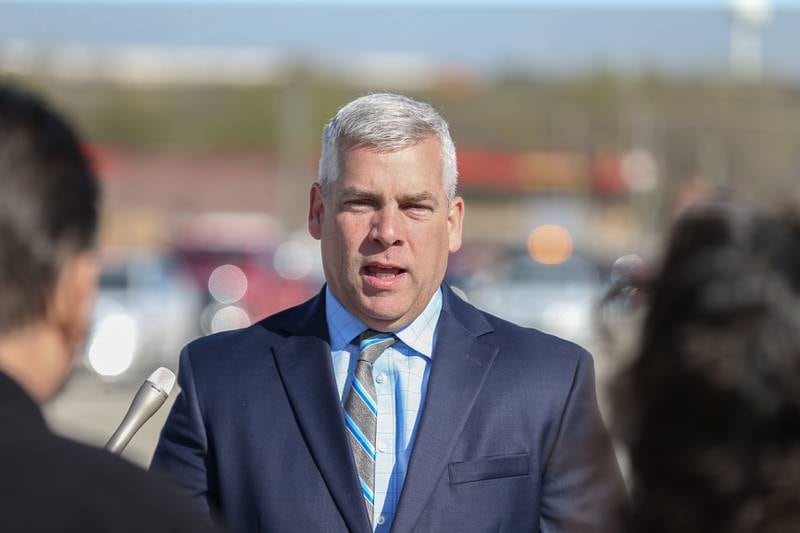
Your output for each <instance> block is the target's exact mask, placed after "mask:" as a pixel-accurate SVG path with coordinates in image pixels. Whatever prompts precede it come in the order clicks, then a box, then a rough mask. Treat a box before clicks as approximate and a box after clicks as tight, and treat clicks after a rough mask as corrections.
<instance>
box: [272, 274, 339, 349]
mask: <svg viewBox="0 0 800 533" xmlns="http://www.w3.org/2000/svg"><path fill="white" fill-rule="evenodd" d="M325 287H326V286H325V285H323V286H322V289H321V290H320V291H319V292H318V293H317V295H316V296H314V297H313V298H311V299H310V300H308V301H307V302H305V303H303V304H300V305H298V306H297V307H293V308H291V309H289V310H288V311H287V312H286V315H285V316H284V319H283V321H282V322H281V328H282V329H283V330H284V331H285V332H286V333H290V334H292V335H299V336H302V337H316V338H318V339H321V340H324V341H326V342H328V340H329V338H330V336H329V335H328V323H327V321H326V320H325Z"/></svg>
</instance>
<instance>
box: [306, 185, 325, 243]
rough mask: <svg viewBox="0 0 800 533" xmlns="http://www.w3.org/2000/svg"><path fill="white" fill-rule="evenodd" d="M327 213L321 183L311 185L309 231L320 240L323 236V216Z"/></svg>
mask: <svg viewBox="0 0 800 533" xmlns="http://www.w3.org/2000/svg"><path fill="white" fill-rule="evenodd" d="M324 215H325V204H324V202H323V198H322V189H320V188H319V184H318V183H315V184H313V185H312V186H311V191H310V192H309V196H308V233H310V234H311V236H312V237H314V238H315V239H317V240H319V239H320V238H322V217H323V216H324Z"/></svg>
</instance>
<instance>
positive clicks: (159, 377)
mask: <svg viewBox="0 0 800 533" xmlns="http://www.w3.org/2000/svg"><path fill="white" fill-rule="evenodd" d="M147 381H149V382H150V383H152V384H153V386H154V387H155V388H157V389H158V390H160V391H161V392H163V393H164V394H166V395H167V396H169V393H170V391H171V390H172V387H174V386H175V374H174V373H173V372H172V370H170V369H168V368H164V367H163V366H162V367H160V368H158V369H157V370H156V371H155V372H153V373H152V374H150V377H149V378H147Z"/></svg>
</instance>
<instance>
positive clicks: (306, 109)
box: [20, 68, 800, 202]
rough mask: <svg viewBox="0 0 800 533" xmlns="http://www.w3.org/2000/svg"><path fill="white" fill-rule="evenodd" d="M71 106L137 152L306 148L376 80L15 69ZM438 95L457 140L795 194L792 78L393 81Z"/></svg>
mask: <svg viewBox="0 0 800 533" xmlns="http://www.w3.org/2000/svg"><path fill="white" fill-rule="evenodd" d="M20 81H21V82H22V83H24V84H26V85H29V86H33V87H34V88H36V89H38V90H39V91H40V92H43V93H44V94H45V95H47V96H48V97H49V98H51V99H53V100H54V101H55V102H57V103H58V104H59V106H60V107H61V108H62V109H64V110H66V111H67V112H69V113H70V114H71V115H72V116H73V117H75V118H76V120H77V121H78V122H79V124H80V125H81V127H82V129H83V130H84V132H85V133H86V134H88V136H89V138H91V139H92V140H93V141H95V142H100V143H109V144H115V145H122V146H126V147H130V148H132V149H137V150H188V151H193V150H201V151H207V150H227V149H233V148H236V149H257V150H264V151H267V152H270V153H274V154H276V155H277V156H278V157H279V158H284V159H286V160H289V161H291V160H296V159H298V158H306V159H309V158H312V157H313V156H314V155H315V154H316V151H317V150H318V149H319V136H320V132H321V128H322V125H323V124H324V123H325V122H326V121H327V120H328V119H329V118H330V117H331V116H332V115H333V114H334V113H335V111H336V110H337V109H338V108H339V107H340V106H341V105H342V104H343V103H345V102H347V101H348V100H350V99H351V98H353V97H355V96H358V95H360V94H364V93H365V92H369V91H372V90H382V89H391V87H385V88H369V89H366V88H364V87H363V86H361V85H359V84H358V83H357V82H355V81H353V82H352V83H348V82H347V81H343V80H342V79H332V78H330V77H325V76H322V75H319V74H315V73H313V72H309V71H306V70H303V69H300V68H299V69H297V70H296V71H294V72H292V73H290V74H289V75H287V76H286V77H285V78H284V79H283V80H282V81H281V82H275V83H271V84H268V85H267V84H264V85H242V86H234V85H222V84H220V85H215V84H206V85H160V86H147V85H142V86H135V85H120V84H114V83H110V82H100V81H81V82H78V81H64V80H54V79H48V78H47V77H45V76H42V77H37V78H27V79H24V80H20ZM399 92H405V93H407V94H410V95H411V96H415V97H418V98H421V99H424V100H427V101H429V102H431V103H432V104H433V105H435V106H436V107H437V108H438V109H439V110H440V111H442V113H443V114H444V116H445V117H446V118H447V119H448V120H449V122H450V124H451V129H452V131H453V135H454V138H455V140H456V143H457V145H459V146H463V147H471V148H489V149H495V150H500V151H505V150H509V151H512V150H570V151H578V152H583V153H596V152H600V151H619V152H621V153H623V152H625V151H628V150H631V149H635V148H641V149H645V150H648V151H649V152H650V153H652V154H653V156H654V158H655V160H656V161H657V163H658V165H659V168H660V174H661V176H662V177H663V179H664V181H665V183H666V184H667V185H666V186H667V187H679V186H682V185H685V184H687V183H692V182H698V183H702V184H704V186H708V187H715V188H716V187H723V188H726V187H729V188H732V189H735V190H737V191H739V192H740V193H741V194H744V195H747V196H750V197H752V199H753V200H756V201H760V202H771V201H773V200H774V199H775V198H779V197H783V196H784V195H785V194H787V192H789V193H791V194H795V189H796V187H795V183H796V182H797V177H796V173H797V169H798V168H800V87H798V86H797V85H795V84H792V83H789V82H784V81H779V80H767V81H764V82H761V83H744V82H736V81H734V80H733V79H731V78H730V77H726V76H712V75H709V76H708V77H704V78H696V77H695V78H681V77H673V76H666V75H662V74H655V73H654V74H641V75H635V76H633V75H623V74H617V73H610V72H595V73H586V74H582V75H577V76H569V77H548V78H535V77H531V76H530V75H515V74H509V75H506V76H504V77H497V78H492V79H476V78H472V77H470V76H467V75H458V74H451V75H448V74H446V73H445V74H443V75H441V76H440V77H438V78H437V79H435V80H432V81H431V83H430V84H429V85H428V86H427V87H425V88H419V89H415V90H411V91H408V90H405V91H399Z"/></svg>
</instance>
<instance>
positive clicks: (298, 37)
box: [0, 0, 800, 464]
mask: <svg viewBox="0 0 800 533" xmlns="http://www.w3.org/2000/svg"><path fill="white" fill-rule="evenodd" d="M798 34H800V0H783V1H781V0H773V1H769V0H736V1H725V0H716V1H715V0H695V1H692V0H673V1H669V0H663V1H660V2H659V1H657V0H650V1H648V0H639V1H636V0H629V1H628V2H626V3H613V2H610V1H603V0H594V1H592V0H583V1H582V2H579V1H577V0H569V1H564V0H562V1H556V0H551V1H550V2H549V3H548V2H543V1H537V0H515V1H511V0H507V1H491V0H485V1H482V2H481V1H467V0H462V1H459V0H438V1H436V0H430V1H425V0H414V1H409V2H402V1H400V0H396V1H395V2H383V1H373V2H369V1H366V0H364V1H362V2H360V3H356V2H344V1H339V2H337V1H334V0H328V1H324V0H317V1H316V2H313V1H303V2H289V1H288V0H287V1H284V2H280V3H279V2H272V1H269V0H262V1H256V0H251V1H250V2H223V1H211V0H206V1H204V2H196V1H188V0H187V1H178V0H173V1H171V2H170V1H152V0H151V1H124V2H122V1H119V2H115V1H112V0H106V1H93V2H72V1H63V0H62V1H58V2H41V1H17V2H8V1H2V2H0V77H2V79H4V80H10V81H12V82H15V83H17V84H20V85H23V86H25V87H29V88H33V89H34V90H37V91H38V92H40V93H42V94H43V95H45V96H46V97H47V98H48V99H49V100H50V101H52V102H54V103H55V104H56V105H57V106H58V107H59V108H60V109H61V110H63V111H65V112H66V113H67V114H68V115H70V116H71V117H72V118H73V119H74V121H75V122H76V124H77V125H78V126H79V128H80V130H81V131H82V132H83V134H84V135H85V136H86V138H87V139H88V145H87V147H86V149H87V150H88V152H89V153H90V154H91V156H92V158H93V161H94V164H95V166H96V168H97V171H98V173H99V175H100V176H101V178H102V180H103V184H104V191H105V204H104V224H105V226H104V233H103V237H102V249H103V255H104V271H103V276H102V280H101V287H100V291H99V297H98V302H97V306H96V311H95V318H94V324H93V330H92V335H91V337H90V339H89V340H88V342H87V346H86V350H85V353H84V354H83V355H82V357H81V359H80V361H79V363H78V368H77V369H76V370H77V371H76V375H75V377H74V378H73V380H72V381H71V382H70V384H69V385H68V387H67V389H66V390H65V393H64V394H63V395H62V396H61V397H60V398H59V399H58V400H56V401H55V402H53V403H52V404H51V405H49V406H48V408H47V414H48V418H49V420H50V422H51V424H52V425H53V426H54V428H55V429H56V430H58V431H61V432H63V433H65V434H68V435H71V436H73V437H76V438H78V439H81V440H84V441H87V442H90V443H94V444H100V445H102V444H103V443H105V441H106V439H107V438H108V437H109V436H110V435H111V433H112V432H113V430H114V428H115V427H116V425H117V423H118V422H119V421H120V420H121V418H122V416H123V415H124V413H125V410H126V409H127V406H128V403H129V401H130V399H131V398H132V396H133V394H134V392H135V390H136V388H137V387H138V385H139V384H140V383H141V381H142V380H143V379H144V378H145V377H146V376H147V375H148V374H149V373H150V372H151V371H152V370H153V369H155V368H156V367H158V366H159V365H165V366H168V367H170V368H173V369H175V368H176V364H177V358H178V354H179V350H180V347H181V346H182V345H183V344H184V343H185V342H187V341H188V340H191V339H192V338H195V337H197V336H200V335H205V334H208V333H211V332H216V331H222V330H225V329H231V328H236V327H243V326H246V325H249V324H251V323H252V322H254V321H257V320H259V319H260V318H262V317H264V316H266V315H268V314H270V313H273V312H275V311H278V310H280V309H283V308H285V307H288V306H290V305H293V304H296V303H299V302H301V301H303V300H305V299H307V298H308V297H310V296H311V295H313V294H314V293H315V292H316V291H318V290H319V288H320V286H321V284H322V279H323V278H322V271H321V264H320V261H319V250H318V245H317V243H316V242H315V241H313V240H312V239H310V237H309V236H308V235H307V233H306V230H305V219H306V213H307V198H308V189H309V186H310V184H311V183H312V182H313V181H314V179H315V175H316V162H317V159H318V157H319V150H320V140H319V139H320V134H321V129H322V126H323V124H324V123H325V122H326V121H327V120H328V119H329V118H330V117H331V116H332V115H333V114H334V113H335V112H336V110H337V109H338V108H339V107H340V106H341V105H343V104H344V103H346V102H347V101H349V100H350V99H352V98H354V97H356V96H359V95H362V94H365V93H367V92H373V91H383V90H390V91H396V92H402V93H406V94H408V95H411V96H414V97H416V98H419V99H423V100H425V101H428V102H430V103H432V104H433V105H434V106H435V107H436V108H437V109H439V110H440V111H441V113H442V114H443V115H444V117H445V118H446V119H447V120H448V121H449V122H450V126H451V132H452V134H453V137H454V139H455V141H456V145H457V147H458V151H459V172H460V192H461V194H462V195H463V196H464V197H465V199H466V202H467V214H466V220H465V244H464V247H463V249H462V250H461V251H460V252H458V253H457V254H455V255H454V256H452V258H451V264H450V268H449V272H448V278H449V280H450V282H451V283H452V284H453V285H454V286H455V287H457V288H458V289H460V290H461V291H462V293H463V294H464V295H465V297H466V298H467V299H469V300H470V301H471V302H472V303H474V304H476V305H477V306H479V307H481V308H483V309H485V310H487V311H489V312H492V313H494V314H497V315H499V316H501V317H504V318H508V319H510V320H513V321H515V322H518V323H520V324H524V325H530V326H535V327H538V328H541V329H543V330H545V331H548V332H552V333H554V334H556V335H559V336H562V337H566V338H569V339H572V340H574V341H575V342H578V343H580V344H582V345H584V346H585V347H587V348H589V349H590V350H592V351H593V352H595V354H596V359H597V366H598V373H599V375H600V377H601V378H603V377H604V376H606V375H607V374H608V373H609V371H610V370H609V368H610V366H611V365H610V364H609V361H610V360H612V358H611V357H610V356H609V355H608V354H605V353H604V345H603V344H602V343H600V342H598V339H597V336H596V334H595V333H594V330H593V327H592V308H593V305H594V303H595V302H596V301H597V298H598V297H599V295H600V294H602V292H603V291H604V290H605V289H606V288H607V287H608V284H609V282H610V276H611V266H612V265H613V263H614V261H615V260H616V259H617V258H618V257H620V256H623V255H625V254H630V253H638V254H641V255H642V256H644V257H645V258H649V257H652V256H653V255H654V253H655V251H656V250H657V249H658V245H659V242H660V239H661V237H662V235H663V232H664V229H665V228H666V227H667V226H668V224H669V223H670V221H671V220H672V218H673V217H674V215H675V214H676V213H677V212H678V211H680V210H681V209H682V208H683V207H685V206H686V205H688V204H690V203H692V202H694V201H697V200H698V199H701V198H704V197H706V196H708V195H709V194H711V193H713V192H715V191H719V190H726V191H733V192H735V194H736V195H737V196H738V197H741V198H744V199H746V200H747V201H749V202H751V203H755V204H757V205H763V206H770V205H774V204H776V203H778V202H784V201H786V200H787V199H792V198H798V196H799V195H798V187H797V186H796V183H797V178H796V169H797V168H799V167H800V54H798V48H799V47H798V38H797V37H796V36H797V35H798ZM224 355H225V354H220V356H221V357H224ZM173 397H174V394H173ZM166 413H167V409H166V408H164V409H162V411H160V412H159V413H158V414H157V415H156V419H155V420H153V421H151V422H150V423H148V424H147V425H146V426H145V428H144V430H143V431H142V432H141V433H140V434H139V435H137V437H136V438H135V439H134V441H133V442H132V444H131V446H130V447H129V450H128V451H127V452H126V456H127V457H128V458H129V459H131V460H133V461H135V462H138V463H140V464H147V463H148V462H149V459H150V456H151V454H152V450H153V446H154V445H155V440H156V438H157V435H158V431H159V430H160V427H161V424H162V423H163V418H164V417H165V416H166Z"/></svg>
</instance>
